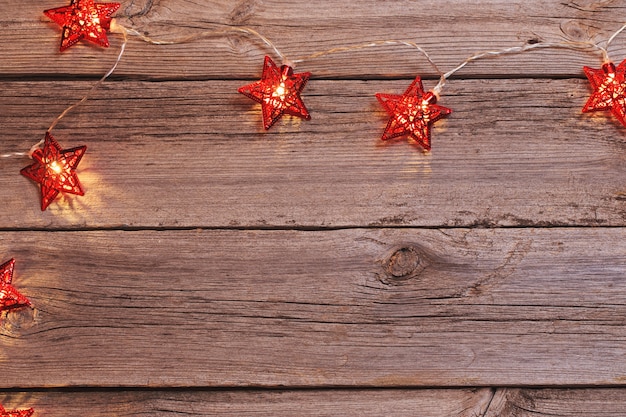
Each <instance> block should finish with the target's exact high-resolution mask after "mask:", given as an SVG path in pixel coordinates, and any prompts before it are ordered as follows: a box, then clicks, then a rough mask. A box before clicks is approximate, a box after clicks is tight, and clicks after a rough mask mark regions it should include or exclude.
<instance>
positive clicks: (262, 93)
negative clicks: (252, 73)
mask: <svg viewBox="0 0 626 417" xmlns="http://www.w3.org/2000/svg"><path fill="white" fill-rule="evenodd" d="M309 77H311V73H310V72H302V73H298V74H294V72H293V68H291V67H290V66H289V65H282V66H281V67H280V68H278V67H277V66H276V64H274V61H272V59H271V58H270V57H269V56H266V57H265V63H264V64H263V75H262V76H261V80H259V81H256V82H254V83H252V84H248V85H245V86H243V87H240V88H239V90H238V91H239V92H240V93H241V94H243V95H245V96H246V97H249V98H251V99H252V100H254V101H256V102H258V103H261V110H262V112H263V127H264V128H265V129H266V130H267V129H269V128H270V127H272V125H273V124H274V123H276V122H277V121H278V119H280V118H281V117H282V116H283V114H288V115H291V116H297V117H301V118H303V119H305V120H310V119H311V116H310V115H309V112H308V110H307V109H306V107H305V106H304V103H303V102H302V99H301V98H300V93H301V92H302V90H303V89H304V86H305V85H306V83H307V81H308V80H309Z"/></svg>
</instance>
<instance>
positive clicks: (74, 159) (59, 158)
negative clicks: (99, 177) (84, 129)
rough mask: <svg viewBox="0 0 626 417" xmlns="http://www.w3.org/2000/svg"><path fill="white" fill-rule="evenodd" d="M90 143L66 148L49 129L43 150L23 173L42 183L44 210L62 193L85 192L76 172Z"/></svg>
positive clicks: (37, 153) (42, 207) (79, 193)
mask: <svg viewBox="0 0 626 417" xmlns="http://www.w3.org/2000/svg"><path fill="white" fill-rule="evenodd" d="M86 150H87V147H86V146H78V147H76V148H71V149H62V148H61V146H60V145H59V144H58V143H57V141H56V140H54V138H53V137H52V135H51V134H50V132H46V136H45V139H44V145H43V149H36V150H35V151H34V152H33V154H32V158H33V160H34V161H35V162H34V163H33V164H32V165H29V166H27V167H25V168H22V170H21V171H20V172H21V174H22V175H24V176H25V177H27V178H30V179H31V180H33V181H35V182H37V183H39V184H40V189H41V210H42V211H44V210H45V209H46V208H48V206H49V205H50V203H52V201H54V199H55V198H56V197H57V196H58V195H59V193H60V192H65V193H70V194H77V195H85V192H84V191H83V188H82V187H81V185H80V181H79V180H78V176H77V175H76V167H77V166H78V164H79V162H80V160H81V158H82V157H83V154H84V153H85V151H86Z"/></svg>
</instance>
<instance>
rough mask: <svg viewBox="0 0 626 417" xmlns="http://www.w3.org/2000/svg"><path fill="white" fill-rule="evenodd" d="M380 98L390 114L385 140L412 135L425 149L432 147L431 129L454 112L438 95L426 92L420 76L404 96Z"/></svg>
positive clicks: (381, 96)
mask: <svg viewBox="0 0 626 417" xmlns="http://www.w3.org/2000/svg"><path fill="white" fill-rule="evenodd" d="M376 98H377V99H378V101H379V102H380V104H382V105H383V107H384V108H385V110H387V113H388V114H389V117H390V118H389V122H388V123H387V127H386V128H385V132H384V133H383V136H382V140H384V141H386V140H389V139H393V138H397V137H401V136H408V137H409V138H410V139H413V140H414V141H415V142H416V143H417V144H418V145H420V146H421V147H422V148H424V149H425V150H427V151H429V150H430V147H431V146H430V128H431V125H432V124H433V123H435V122H436V121H437V120H439V119H441V118H442V117H445V116H447V115H448V114H450V113H452V110H450V109H448V108H447V107H443V106H439V105H437V104H436V103H437V96H436V95H435V94H434V93H433V92H431V91H429V92H426V93H424V87H423V85H422V80H421V79H420V77H416V78H415V81H413V82H412V83H411V85H410V86H409V88H407V90H406V91H405V92H404V94H402V95H394V94H383V93H377V94H376Z"/></svg>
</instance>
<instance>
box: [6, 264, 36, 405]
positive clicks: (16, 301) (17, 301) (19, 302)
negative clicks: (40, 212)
mask: <svg viewBox="0 0 626 417" xmlns="http://www.w3.org/2000/svg"><path fill="white" fill-rule="evenodd" d="M14 266H15V259H11V260H10V261H7V262H5V263H3V264H2V265H0V311H4V310H9V309H12V308H18V307H25V306H29V305H30V301H28V298H26V297H24V296H23V295H22V294H20V293H19V292H18V291H17V290H16V289H15V288H14V287H13V285H11V281H12V280H13V267H14ZM2 411H4V409H3V408H2V406H1V405H0V412H2ZM2 415H4V414H0V417H1V416H2Z"/></svg>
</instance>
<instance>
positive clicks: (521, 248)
mask: <svg viewBox="0 0 626 417" xmlns="http://www.w3.org/2000/svg"><path fill="white" fill-rule="evenodd" d="M531 247H532V240H526V241H518V242H517V243H516V244H515V246H514V247H513V249H511V250H510V251H509V252H508V253H507V255H506V258H505V259H504V261H503V262H502V264H500V266H498V267H497V268H496V269H495V270H494V271H493V272H492V273H490V274H488V275H487V276H486V277H485V278H483V279H481V280H479V281H477V282H476V283H474V284H473V285H472V286H471V287H470V288H469V289H468V290H467V291H466V293H465V296H466V297H467V296H478V295H481V294H482V293H483V292H484V289H485V288H486V287H490V286H492V285H493V283H494V282H497V281H502V280H504V279H506V278H507V277H509V276H511V275H512V274H513V273H514V272H515V271H516V269H517V266H518V265H519V264H520V263H521V262H522V261H523V260H524V258H525V257H526V255H527V254H528V252H529V251H530V248H531Z"/></svg>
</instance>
